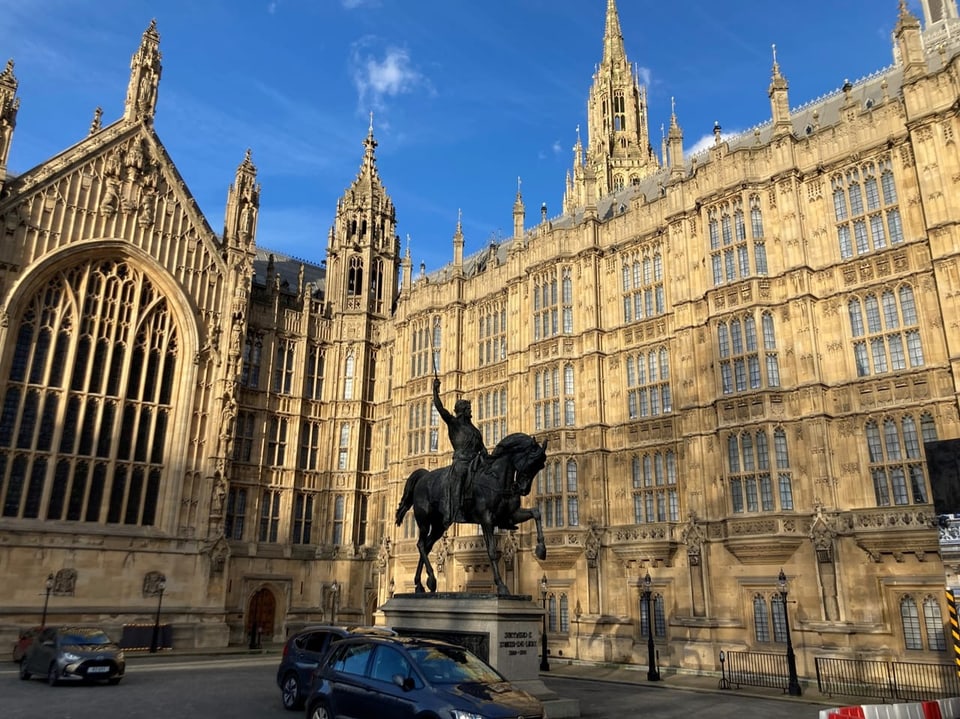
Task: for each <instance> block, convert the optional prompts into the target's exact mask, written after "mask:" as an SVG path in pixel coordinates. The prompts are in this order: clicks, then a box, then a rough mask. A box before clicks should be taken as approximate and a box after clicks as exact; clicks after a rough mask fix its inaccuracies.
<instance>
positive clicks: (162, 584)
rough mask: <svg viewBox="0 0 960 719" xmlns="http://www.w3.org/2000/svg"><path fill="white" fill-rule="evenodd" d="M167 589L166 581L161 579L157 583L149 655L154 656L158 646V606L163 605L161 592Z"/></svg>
mask: <svg viewBox="0 0 960 719" xmlns="http://www.w3.org/2000/svg"><path fill="white" fill-rule="evenodd" d="M166 588H167V580H166V579H164V578H162V577H161V579H160V581H159V582H157V616H156V617H155V618H154V620H153V638H152V639H151V640H150V653H151V654H156V653H157V647H158V646H159V644H160V606H161V605H162V604H163V591H164V590H165V589H166Z"/></svg>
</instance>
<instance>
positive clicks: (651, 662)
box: [643, 572, 660, 682]
mask: <svg viewBox="0 0 960 719" xmlns="http://www.w3.org/2000/svg"><path fill="white" fill-rule="evenodd" d="M652 587H653V580H652V579H650V572H647V575H646V576H645V577H644V578H643V600H644V602H646V604H647V681H649V682H658V681H660V672H659V671H657V653H656V649H655V648H654V646H653V602H652V601H651V600H652V599H653V591H652Z"/></svg>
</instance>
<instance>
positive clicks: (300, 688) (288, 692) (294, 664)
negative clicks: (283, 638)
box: [277, 625, 395, 710]
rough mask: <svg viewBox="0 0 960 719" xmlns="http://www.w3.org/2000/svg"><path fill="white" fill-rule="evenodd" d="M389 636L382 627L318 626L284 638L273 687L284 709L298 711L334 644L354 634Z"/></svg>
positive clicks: (389, 630)
mask: <svg viewBox="0 0 960 719" xmlns="http://www.w3.org/2000/svg"><path fill="white" fill-rule="evenodd" d="M369 634H373V635H384V636H393V635H394V634H395V632H394V631H393V630H392V629H387V628H386V627H339V626H330V625H318V626H310V627H304V628H303V629H301V630H300V631H299V632H297V633H296V634H294V635H292V636H291V637H290V638H289V639H287V642H286V644H284V645H283V656H282V657H281V659H280V667H279V668H278V669H277V686H279V687H280V697H281V699H283V706H284V707H285V708H286V709H290V710H293V709H300V708H302V707H303V701H304V698H305V697H306V694H307V692H308V691H309V689H310V683H311V681H312V679H313V672H314V670H316V668H317V667H318V666H319V665H320V659H321V658H322V657H323V655H324V654H326V652H327V649H329V648H330V645H331V644H333V643H334V642H336V641H338V640H340V639H343V638H344V637H352V636H355V635H369Z"/></svg>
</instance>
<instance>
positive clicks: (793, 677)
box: [777, 569, 803, 697]
mask: <svg viewBox="0 0 960 719" xmlns="http://www.w3.org/2000/svg"><path fill="white" fill-rule="evenodd" d="M777 584H778V585H779V587H780V599H781V601H783V627H784V630H785V631H786V633H787V671H788V672H789V673H790V680H789V682H788V683H787V693H788V694H789V695H790V696H792V697H798V696H800V695H801V694H802V693H803V691H802V690H801V689H800V680H799V679H798V678H797V657H796V655H795V654H794V653H793V640H791V639H790V615H789V613H788V612H787V575H786V574H784V573H783V570H782V569H781V570H780V576H779V577H778V578H777Z"/></svg>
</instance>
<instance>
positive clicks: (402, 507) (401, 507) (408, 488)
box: [397, 467, 426, 527]
mask: <svg viewBox="0 0 960 719" xmlns="http://www.w3.org/2000/svg"><path fill="white" fill-rule="evenodd" d="M424 472H426V470H425V469H423V468H422V467H421V468H420V469H417V470H414V471H413V474H411V475H410V476H409V477H407V483H406V484H405V485H404V486H403V496H402V497H401V498H400V504H398V505H397V526H398V527H399V526H400V525H401V524H403V515H405V514H406V513H407V510H408V509H410V508H411V507H412V506H413V490H414V488H415V487H416V486H417V481H418V480H419V479H420V475H422V474H423V473H424Z"/></svg>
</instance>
